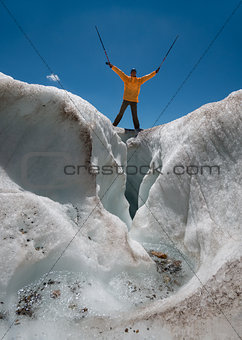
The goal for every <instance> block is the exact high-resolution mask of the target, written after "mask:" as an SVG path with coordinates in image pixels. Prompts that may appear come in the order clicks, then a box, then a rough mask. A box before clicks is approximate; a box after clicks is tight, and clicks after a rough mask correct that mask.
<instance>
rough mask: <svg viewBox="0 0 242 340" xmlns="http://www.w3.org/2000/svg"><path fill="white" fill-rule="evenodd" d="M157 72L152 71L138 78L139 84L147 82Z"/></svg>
mask: <svg viewBox="0 0 242 340" xmlns="http://www.w3.org/2000/svg"><path fill="white" fill-rule="evenodd" d="M156 73H157V71H153V72H151V73H150V74H147V75H146V76H143V77H141V78H140V82H141V84H144V83H145V82H146V81H147V80H149V79H151V78H153V77H154V76H155V75H156Z"/></svg>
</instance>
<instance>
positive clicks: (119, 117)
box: [113, 100, 139, 129]
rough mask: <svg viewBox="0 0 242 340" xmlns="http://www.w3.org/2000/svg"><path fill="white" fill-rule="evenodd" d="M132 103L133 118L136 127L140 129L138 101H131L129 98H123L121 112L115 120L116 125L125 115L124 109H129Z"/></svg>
mask: <svg viewBox="0 0 242 340" xmlns="http://www.w3.org/2000/svg"><path fill="white" fill-rule="evenodd" d="M129 105H130V107H131V112H132V118H133V123H134V128H135V129H139V120H138V116H137V103H136V102H130V101H129V100H123V102H122V105H121V108H120V111H119V114H118V115H117V117H116V118H115V121H114V122H113V125H114V126H117V125H118V123H119V122H120V120H121V119H122V117H123V114H124V111H125V110H126V109H127V107H128V106H129Z"/></svg>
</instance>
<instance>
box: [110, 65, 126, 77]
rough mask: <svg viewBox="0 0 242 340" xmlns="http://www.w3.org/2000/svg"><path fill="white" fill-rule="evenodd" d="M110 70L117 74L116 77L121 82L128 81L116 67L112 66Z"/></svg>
mask: <svg viewBox="0 0 242 340" xmlns="http://www.w3.org/2000/svg"><path fill="white" fill-rule="evenodd" d="M111 68H112V70H113V71H114V72H115V73H117V75H118V76H119V77H120V78H121V79H122V80H123V81H125V80H127V79H128V76H126V74H125V73H124V72H123V71H121V70H120V69H119V68H118V67H116V66H114V65H112V67H111Z"/></svg>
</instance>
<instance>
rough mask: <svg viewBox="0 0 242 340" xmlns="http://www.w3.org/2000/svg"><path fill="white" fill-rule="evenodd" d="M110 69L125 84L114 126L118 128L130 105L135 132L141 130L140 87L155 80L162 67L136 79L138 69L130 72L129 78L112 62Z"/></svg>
mask: <svg viewBox="0 0 242 340" xmlns="http://www.w3.org/2000/svg"><path fill="white" fill-rule="evenodd" d="M107 65H109V67H110V68H111V69H112V70H113V71H114V72H115V73H117V75H118V76H119V77H120V78H121V79H122V81H123V82H124V95H123V102H122V105H121V108H120V111H119V114H118V115H117V117H116V118H115V120H114V122H113V125H114V126H117V125H118V123H119V122H120V120H121V119H122V117H123V114H124V111H125V110H126V109H127V107H128V106H129V105H130V107H131V112H132V118H133V123H134V128H135V130H140V125H139V120H138V116H137V103H138V96H139V92H140V86H141V85H142V84H144V83H145V82H146V81H147V80H149V79H151V78H153V77H154V76H155V75H156V73H158V72H159V70H160V67H158V69H157V70H156V71H153V72H151V73H150V74H147V75H146V76H143V77H140V78H138V77H136V69H135V68H132V70H131V72H130V76H127V75H126V74H125V73H124V72H123V71H121V70H120V69H119V68H117V67H116V66H114V65H112V64H111V63H110V62H109V63H107Z"/></svg>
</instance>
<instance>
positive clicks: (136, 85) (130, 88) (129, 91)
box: [112, 66, 156, 103]
mask: <svg viewBox="0 0 242 340" xmlns="http://www.w3.org/2000/svg"><path fill="white" fill-rule="evenodd" d="M112 70H113V71H114V72H116V73H117V75H119V77H120V78H121V79H122V80H123V82H124V95H123V99H124V100H129V101H131V102H136V103H138V96H139V92H140V86H141V85H142V84H144V83H145V82H146V81H147V80H149V79H151V78H153V77H154V76H155V75H156V72H155V71H154V72H152V73H150V74H147V75H146V76H144V77H141V78H138V77H131V76H127V75H126V74H125V73H124V72H123V71H121V70H120V69H119V68H117V67H116V66H112Z"/></svg>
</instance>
